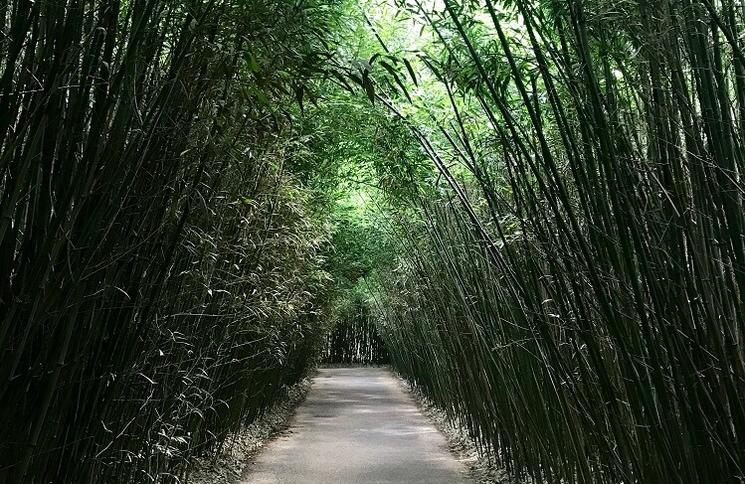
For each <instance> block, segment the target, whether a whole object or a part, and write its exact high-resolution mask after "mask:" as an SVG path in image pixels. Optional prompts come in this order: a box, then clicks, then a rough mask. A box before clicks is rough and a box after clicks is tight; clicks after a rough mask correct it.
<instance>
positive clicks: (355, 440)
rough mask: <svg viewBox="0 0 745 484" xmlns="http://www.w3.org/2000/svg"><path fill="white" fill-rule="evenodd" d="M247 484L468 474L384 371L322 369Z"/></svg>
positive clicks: (431, 480)
mask: <svg viewBox="0 0 745 484" xmlns="http://www.w3.org/2000/svg"><path fill="white" fill-rule="evenodd" d="M250 469H251V470H250V471H249V473H248V474H247V475H246V476H245V478H244V481H243V483H244V484H301V483H302V484H334V483H338V484H368V483H380V484H382V483H422V484H424V483H427V484H459V483H463V484H465V483H467V482H469V481H468V479H466V477H465V468H464V467H463V465H462V464H461V463H460V462H458V461H457V460H456V458H455V457H454V456H453V455H452V454H450V452H449V451H448V449H447V444H446V441H445V438H444V437H443V436H442V434H440V432H438V431H437V429H435V427H434V426H433V425H432V424H431V423H430V422H429V421H428V420H427V418H426V417H424V416H423V415H422V414H421V413H420V412H419V410H418V409H417V407H416V405H415V404H414V402H413V401H412V399H411V397H410V396H409V395H407V394H406V393H405V392H404V391H403V390H402V389H401V387H400V386H399V383H398V381H397V380H396V379H395V378H394V377H393V375H391V373H390V372H389V371H388V370H385V369H380V368H331V369H322V370H320V373H319V374H318V375H317V376H316V378H315V380H314V383H313V387H312V388H311V390H310V393H309V394H308V398H307V400H306V401H305V402H304V403H303V404H302V405H301V406H300V408H298V410H297V414H296V416H295V419H294V422H293V425H292V427H291V429H290V432H287V433H286V434H285V435H283V436H281V437H279V438H278V439H276V440H275V441H273V442H271V443H270V444H269V445H267V447H266V448H264V449H263V450H262V452H261V454H259V456H258V457H257V458H256V461H255V462H254V463H253V464H252V465H251V468H250Z"/></svg>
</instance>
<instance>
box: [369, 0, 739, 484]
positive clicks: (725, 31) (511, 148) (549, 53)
mask: <svg viewBox="0 0 745 484" xmlns="http://www.w3.org/2000/svg"><path fill="white" fill-rule="evenodd" d="M399 7H400V9H401V13H400V15H403V16H404V17H408V20H406V22H408V24H407V25H416V26H417V27H418V28H420V29H422V32H424V34H423V35H424V36H426V35H429V37H430V38H431V39H432V40H431V41H429V43H428V44H427V43H424V45H423V46H422V47H421V49H420V50H419V51H418V52H417V53H416V55H415V56H413V55H412V54H411V53H410V52H400V53H399V52H393V53H394V54H396V55H400V56H409V57H410V58H411V59H412V62H416V64H415V67H416V66H418V72H417V73H416V74H417V76H418V77H419V78H420V79H419V83H420V87H421V84H422V82H424V89H417V88H415V87H414V86H413V82H414V79H411V78H410V75H409V74H410V73H407V71H406V70H405V69H403V68H399V69H397V70H396V69H389V68H388V67H386V66H383V67H384V68H383V69H379V70H380V71H381V75H382V76H385V80H383V81H382V82H380V83H379V84H380V85H381V86H384V85H386V82H387V85H388V86H390V87H395V88H396V91H397V92H396V93H393V92H391V89H390V88H389V89H387V90H386V89H380V90H379V91H378V92H377V93H376V97H377V99H378V100H379V101H382V102H384V103H386V104H387V105H388V106H389V107H390V108H391V109H392V110H394V111H397V112H399V113H401V116H402V117H404V118H406V119H407V120H408V121H409V122H410V124H411V127H412V130H413V131H414V133H415V134H416V136H417V137H418V139H419V140H420V142H421V145H422V148H423V150H424V151H425V152H426V154H427V155H428V157H429V158H430V159H431V160H432V162H433V163H434V164H435V165H436V166H437V168H438V169H439V171H440V172H441V174H442V177H443V181H444V183H445V184H446V186H447V187H448V191H447V192H446V193H447V195H446V196H445V197H440V199H433V198H432V197H430V198H429V199H427V200H423V201H422V202H421V203H420V207H421V208H420V217H421V218H420V220H421V223H413V224H412V223H411V222H409V223H406V224H402V225H401V229H400V230H399V231H398V232H397V235H396V240H398V241H399V242H400V249H399V251H398V252H399V254H400V255H399V258H400V261H401V262H400V267H401V269H400V270H399V271H398V277H396V278H389V279H382V280H383V282H385V283H384V284H381V286H380V291H381V292H382V294H383V296H381V299H383V302H382V303H381V304H380V311H381V321H380V327H381V328H382V332H383V336H384V339H385V340H386V342H387V344H388V346H389V349H390V351H391V355H392V358H393V361H394V365H395V366H396V368H398V369H399V371H401V372H402V373H403V374H404V375H406V377H408V378H409V379H411V380H412V381H413V382H415V383H416V384H417V385H419V386H420V387H421V388H422V389H423V390H424V391H425V392H426V393H427V394H428V395H429V396H430V397H431V398H432V399H433V400H434V401H436V402H437V403H438V404H440V405H441V406H442V407H443V408H445V409H446V410H448V411H449V412H450V413H451V415H453V417H454V418H459V419H460V421H462V422H464V424H465V425H467V426H468V428H469V429H470V430H471V432H472V434H473V435H474V436H475V437H476V438H477V439H478V440H479V441H480V442H481V443H482V445H483V446H484V447H486V448H487V450H488V451H489V452H490V453H491V455H493V456H494V457H495V458H497V459H498V460H499V461H500V462H503V463H504V464H505V465H506V466H508V467H509V468H510V469H512V470H513V472H514V473H515V474H517V475H523V476H524V475H529V476H532V477H533V478H534V479H535V480H536V481H538V482H556V483H559V482H585V483H589V482H592V483H605V482H608V483H619V482H644V483H648V482H655V483H657V482H660V483H662V482H690V483H693V482H696V483H710V482H717V483H719V482H722V483H723V482H733V483H734V482H740V481H741V479H742V476H743V471H744V470H745V453H744V449H745V442H743V435H744V434H743V433H744V432H745V427H744V425H745V405H744V403H743V399H742V395H743V393H745V379H744V378H745V364H744V363H743V362H744V361H745V360H743V336H744V335H743V317H744V316H745V313H744V312H743V309H744V306H743V303H744V301H743V281H745V272H744V271H745V266H744V265H743V263H745V258H744V257H745V246H744V245H743V243H744V239H743V233H744V232H743V222H745V220H743V217H744V216H745V215H744V214H745V212H744V211H743V193H744V191H743V185H742V180H741V176H742V170H743V162H744V161H745V151H743V142H745V139H743V133H744V131H743V129H742V128H743V123H745V115H744V114H745V77H743V73H744V72H745V71H743V67H744V66H745V64H743V61H744V60H745V59H744V58H743V56H742V35H743V13H744V12H743V11H742V9H741V7H739V6H737V5H736V4H735V2H731V1H728V0H722V1H715V0H698V1H693V0H691V1H688V0H685V1H667V0H666V1H657V2H646V1H642V0H640V1H635V0H600V1H584V0H569V1H567V2H539V1H527V0H514V1H509V2H507V1H505V2H499V3H496V2H493V1H492V0H485V1H484V2H478V3H474V2H471V3H468V4H459V3H457V2H454V1H452V0H444V3H443V4H441V5H439V7H438V6H437V5H435V6H432V5H426V4H423V3H420V2H419V1H417V0H412V1H402V2H400V4H399ZM409 28H413V27H409ZM382 41H383V42H385V39H382ZM398 65H399V66H400V65H401V64H400V63H399V64H398ZM391 71H392V72H391ZM394 74H395V76H396V77H397V78H398V79H405V78H409V81H408V85H403V82H400V83H399V82H397V79H395V78H393V77H392V76H393V75H394ZM404 89H405V90H406V92H404ZM386 93H387V94H386Z"/></svg>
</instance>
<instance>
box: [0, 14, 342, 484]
mask: <svg viewBox="0 0 745 484" xmlns="http://www.w3.org/2000/svg"><path fill="white" fill-rule="evenodd" d="M336 8H337V7H336V6H335V5H334V4H333V3H329V2H323V1H320V0H319V1H317V2H316V1H310V2H304V3H297V2H291V1H284V0H267V1H263V0H259V1H248V2H244V1H234V0H221V1H199V0H197V1H187V2H163V1H159V0H136V1H125V2H120V1H108V0H107V1H90V2H77V1H51V0H50V1H47V0H40V1H36V2H29V1H23V0H20V1H16V2H13V3H12V5H11V4H9V2H3V3H2V4H1V5H0V27H1V28H2V31H3V32H2V33H3V35H2V38H1V39H0V43H1V45H0V71H2V77H1V78H0V138H1V139H2V145H1V146H0V213H2V217H1V218H0V220H1V221H0V267H2V269H1V271H2V274H3V275H4V277H2V278H0V298H2V303H1V305H0V357H1V358H2V361H3V364H2V365H1V366H0V381H2V384H1V385H0V429H2V430H0V481H2V482H76V483H83V482H122V483H124V482H148V481H156V480H157V481H164V480H165V481H167V480H169V479H175V478H176V476H178V475H180V474H183V472H184V470H185V466H184V465H183V464H184V463H185V462H186V460H187V459H188V458H189V457H190V456H192V455H197V454H199V453H203V452H205V451H208V450H211V449H215V448H216V447H217V446H219V445H220V444H221V443H222V442H223V440H224V439H225V437H226V436H227V435H228V433H229V432H230V431H232V430H236V429H238V428H240V427H241V425H243V424H245V423H247V422H249V421H250V420H251V419H253V418H254V417H255V416H256V415H257V414H258V413H259V412H260V411H261V410H262V409H263V408H264V407H265V406H266V405H268V404H269V403H270V402H271V401H272V400H273V399H274V398H275V397H276V396H277V395H278V394H280V393H281V390H282V385H284V384H288V383H292V382H294V381H296V380H297V379H298V378H299V377H300V376H301V375H303V374H304V371H305V368H306V366H307V364H308V361H309V355H310V354H311V352H312V351H314V347H315V346H317V345H318V344H320V342H321V339H322V336H321V334H320V333H321V330H320V329H319V328H320V322H319V321H318V318H317V317H316V313H317V312H318V306H317V303H316V299H317V297H318V295H319V294H320V292H321V289H322V288H323V287H324V284H325V283H326V279H327V277H326V276H325V273H324V272H323V271H322V268H321V265H322V263H323V258H322V257H321V255H320V252H319V251H321V250H322V249H323V245H324V244H326V243H327V241H328V232H327V231H326V230H325V229H324V225H323V220H322V219H320V218H318V217H314V216H311V212H313V213H315V212H317V211H318V210H317V208H316V207H315V206H314V203H313V200H312V199H311V195H312V194H311V193H310V192H309V191H308V190H307V189H306V188H304V187H303V185H302V184H301V183H299V181H298V180H299V178H301V174H300V173H296V172H293V170H291V169H290V168H288V165H289V164H290V163H289V161H290V160H291V159H292V158H293V157H295V156H296V153H297V152H299V144H300V141H299V139H298V137H299V133H297V132H296V131H295V129H294V128H293V126H292V125H291V123H290V122H289V119H290V118H289V116H288V114H289V113H288V112H287V110H288V107H289V106H291V104H294V103H295V102H296V100H297V99H298V98H301V99H302V96H303V90H304V86H305V85H306V83H307V80H308V79H309V76H311V75H312V73H313V72H315V71H317V70H318V69H319V68H320V66H321V62H322V61H323V60H324V59H326V58H327V57H328V53H327V45H325V44H326V41H325V39H324V36H325V35H326V32H329V31H331V30H333V22H335V21H336V14H335V9H336ZM314 211H315V212H314ZM169 476H170V477H169Z"/></svg>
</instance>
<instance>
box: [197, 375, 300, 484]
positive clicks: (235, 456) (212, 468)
mask: <svg viewBox="0 0 745 484" xmlns="http://www.w3.org/2000/svg"><path fill="white" fill-rule="evenodd" d="M312 383H313V382H312V377H309V378H305V379H304V380H302V381H300V382H299V383H297V384H295V385H293V386H292V387H290V388H288V389H287V395H286V397H285V398H283V399H281V400H280V401H278V402H277V403H275V404H274V406H272V408H270V409H269V410H267V412H266V413H264V415H262V416H261V417H259V418H258V419H256V420H255V421H254V422H252V423H251V424H250V425H248V426H247V427H246V428H245V429H243V431H241V432H240V433H239V434H237V435H235V436H233V437H232V438H231V439H230V440H229V442H227V443H226V444H225V449H223V451H222V452H221V453H220V454H219V455H217V456H214V457H209V458H203V459H196V460H195V462H194V463H193V464H192V466H191V469H190V474H189V478H188V480H187V481H186V482H187V484H235V483H237V482H240V479H241V477H242V476H243V474H244V473H245V472H246V468H247V467H248V466H249V465H250V463H251V461H252V459H254V458H255V457H256V455H257V454H258V453H259V452H260V451H261V450H262V449H263V448H264V446H266V445H267V444H268V443H269V442H271V441H272V440H274V439H276V438H278V437H279V436H281V435H282V433H283V432H286V431H287V430H288V428H289V427H290V426H291V425H292V418H293V416H294V414H295V410H296V409H297V407H298V406H299V405H300V404H301V403H302V402H303V401H304V400H305V398H306V396H307V395H308V392H309V391H310V388H311V385H312Z"/></svg>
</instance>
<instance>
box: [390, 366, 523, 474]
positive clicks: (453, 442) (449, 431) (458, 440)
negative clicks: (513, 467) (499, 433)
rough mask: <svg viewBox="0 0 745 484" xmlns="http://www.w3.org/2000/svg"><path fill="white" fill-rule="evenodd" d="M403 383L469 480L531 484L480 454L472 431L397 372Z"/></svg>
mask: <svg viewBox="0 0 745 484" xmlns="http://www.w3.org/2000/svg"><path fill="white" fill-rule="evenodd" d="M395 375H396V377H397V379H398V381H399V384H400V385H401V387H402V388H403V389H404V391H406V392H407V393H408V394H409V395H411V397H412V399H413V400H414V401H415V402H416V405H417V407H418V408H419V410H420V411H421V412H422V414H424V415H425V416H426V417H427V418H428V419H429V420H430V421H431V422H432V423H433V424H434V425H435V427H436V428H437V430H439V431H440V432H441V433H442V434H443V435H444V436H445V439H446V440H447V443H448V448H449V450H450V452H452V453H453V454H454V455H455V456H456V457H457V458H458V460H459V461H460V462H462V463H463V464H464V465H465V466H466V467H467V468H468V474H469V477H470V478H471V479H472V480H473V481H474V482H477V483H479V484H529V482H528V481H524V480H523V481H519V480H516V479H514V478H512V477H510V475H509V473H508V472H507V470H506V469H504V468H503V467H502V466H500V465H499V464H498V463H497V462H496V461H495V459H494V458H493V457H490V456H489V455H486V454H484V453H481V452H479V449H478V447H477V446H476V442H474V440H473V439H472V438H471V437H470V436H469V435H468V431H467V430H465V428H464V427H462V426H460V425H459V424H458V423H457V422H453V421H452V420H450V419H449V418H448V416H447V414H446V413H445V412H444V411H443V410H442V409H440V408H439V407H437V406H436V405H434V404H433V403H432V402H431V401H430V400H429V399H428V398H427V397H426V396H425V395H424V394H423V393H422V392H421V391H420V390H419V389H417V388H416V387H415V386H414V385H412V384H411V383H410V382H409V381H408V380H406V379H405V378H403V377H402V376H401V375H399V374H397V373H395Z"/></svg>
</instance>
